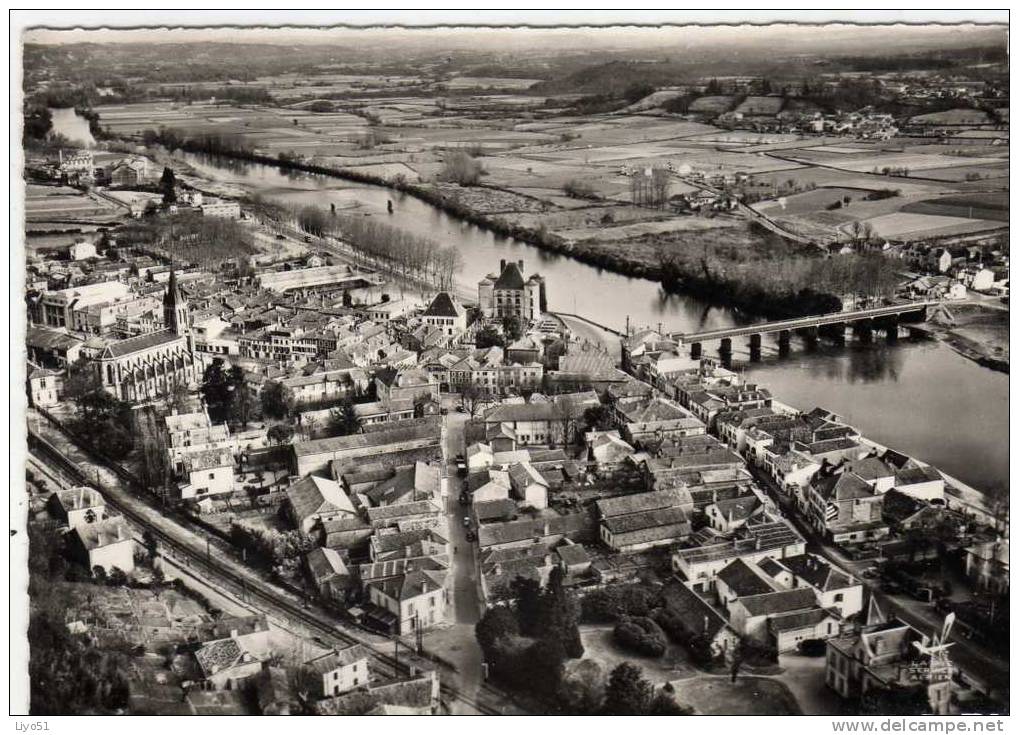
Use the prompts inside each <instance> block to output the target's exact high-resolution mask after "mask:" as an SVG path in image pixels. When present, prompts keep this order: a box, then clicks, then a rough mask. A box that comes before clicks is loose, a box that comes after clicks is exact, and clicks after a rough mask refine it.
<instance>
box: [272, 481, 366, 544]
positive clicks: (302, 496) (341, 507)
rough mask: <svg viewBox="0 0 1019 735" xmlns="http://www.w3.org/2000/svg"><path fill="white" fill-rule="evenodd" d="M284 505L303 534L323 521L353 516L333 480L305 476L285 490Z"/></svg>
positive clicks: (343, 494)
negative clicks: (285, 500)
mask: <svg viewBox="0 0 1019 735" xmlns="http://www.w3.org/2000/svg"><path fill="white" fill-rule="evenodd" d="M287 504H288V509H289V512H290V517H291V520H293V522H294V525H296V526H297V527H298V529H300V530H301V531H303V532H304V533H310V532H311V531H312V529H313V528H315V526H317V525H319V524H321V523H323V522H325V521H333V520H340V519H344V518H354V517H356V516H357V512H356V511H355V510H354V505H353V503H351V502H350V498H349V497H347V494H346V493H345V492H343V488H341V487H340V485H339V483H337V482H336V481H334V480H329V479H327V478H325V477H318V476H317V475H308V476H307V477H305V478H303V479H301V480H298V481H297V482H295V483H294V484H293V485H291V486H290V487H289V488H288V489H287Z"/></svg>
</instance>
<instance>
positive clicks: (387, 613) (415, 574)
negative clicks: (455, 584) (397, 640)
mask: <svg viewBox="0 0 1019 735" xmlns="http://www.w3.org/2000/svg"><path fill="white" fill-rule="evenodd" d="M446 576H447V575H446V573H445V572H443V571H433V570H414V571H407V572H406V573H404V574H400V575H397V576H395V577H391V578H387V579H381V580H376V581H372V582H369V583H368V584H367V588H368V597H369V599H370V600H371V603H372V604H373V605H375V606H376V608H378V611H377V612H376V618H377V621H376V622H377V623H378V624H380V625H381V626H382V627H383V628H384V629H386V630H389V631H390V632H393V633H396V634H397V635H407V634H409V633H414V632H415V631H417V630H421V629H425V628H430V627H432V626H433V625H436V624H437V623H441V622H443V621H444V620H445V619H446V589H445V584H446Z"/></svg>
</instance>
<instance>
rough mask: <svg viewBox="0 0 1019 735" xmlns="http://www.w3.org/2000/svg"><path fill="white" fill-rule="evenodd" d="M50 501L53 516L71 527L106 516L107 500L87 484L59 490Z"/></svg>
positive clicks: (99, 519)
mask: <svg viewBox="0 0 1019 735" xmlns="http://www.w3.org/2000/svg"><path fill="white" fill-rule="evenodd" d="M48 503H49V508H50V513H52V514H53V517H54V518H56V519H57V520H58V521H59V522H61V523H63V524H64V525H66V526H68V527H69V528H77V527H78V526H83V525H86V524H89V523H95V522H96V521H101V520H103V519H104V518H106V501H105V500H103V496H102V495H101V494H100V493H99V491H98V490H95V489H93V488H90V487H88V486H87V485H82V486H81V487H72V488H70V489H67V490H57V491H56V492H54V493H53V494H52V495H50V497H49V501H48ZM90 568H91V567H90Z"/></svg>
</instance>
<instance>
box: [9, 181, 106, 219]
mask: <svg viewBox="0 0 1019 735" xmlns="http://www.w3.org/2000/svg"><path fill="white" fill-rule="evenodd" d="M123 213H124V210H122V209H120V208H119V207H117V206H116V205H114V204H111V203H110V202H107V201H104V200H103V199H100V198H98V197H95V196H90V195H88V194H83V193H81V192H79V191H78V190H76V189H72V188H70V187H67V186H39V185H36V184H29V185H28V186H27V187H26V189H25V219H26V220H27V221H28V222H30V223H39V222H72V221H73V222H77V221H81V220H88V221H96V222H107V221H110V220H112V219H115V218H117V217H119V216H120V215H122V214H123Z"/></svg>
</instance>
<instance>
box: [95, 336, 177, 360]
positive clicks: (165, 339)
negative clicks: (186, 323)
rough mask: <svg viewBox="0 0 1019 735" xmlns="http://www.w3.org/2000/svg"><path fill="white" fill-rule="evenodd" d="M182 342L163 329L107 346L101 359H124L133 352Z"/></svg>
mask: <svg viewBox="0 0 1019 735" xmlns="http://www.w3.org/2000/svg"><path fill="white" fill-rule="evenodd" d="M178 340H179V341H181V342H183V341H184V337H181V336H180V335H178V334H177V333H176V332H174V331H172V330H169V329H163V330H160V331H158V332H149V333H148V334H139V335H138V336H137V337H128V338H127V339H122V340H119V341H117V342H114V343H112V344H111V345H109V346H108V347H107V348H106V350H105V351H104V352H103V355H102V356H103V357H124V356H125V355H130V354H133V353H135V352H142V351H144V350H150V349H153V348H155V347H162V346H164V345H169V344H173V343H174V342H177V341H178Z"/></svg>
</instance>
